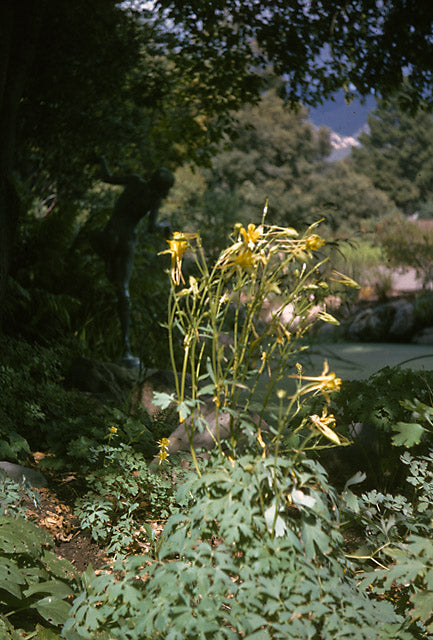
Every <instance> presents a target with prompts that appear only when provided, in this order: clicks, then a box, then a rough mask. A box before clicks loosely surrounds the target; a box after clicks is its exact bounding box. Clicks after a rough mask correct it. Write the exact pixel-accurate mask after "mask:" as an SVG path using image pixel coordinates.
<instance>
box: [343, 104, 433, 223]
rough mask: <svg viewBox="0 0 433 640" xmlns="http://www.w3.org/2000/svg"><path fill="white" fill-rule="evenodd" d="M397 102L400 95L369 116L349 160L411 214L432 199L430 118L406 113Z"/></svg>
mask: <svg viewBox="0 0 433 640" xmlns="http://www.w3.org/2000/svg"><path fill="white" fill-rule="evenodd" d="M400 102H401V95H399V96H396V97H395V98H393V99H392V100H391V101H390V102H389V103H387V104H384V103H383V102H381V103H380V104H379V106H378V108H377V109H375V111H373V113H371V114H370V115H369V118H368V125H369V131H368V133H362V134H361V136H360V138H359V139H360V142H361V143H362V146H361V147H358V148H354V149H353V151H352V160H353V165H354V167H355V169H356V171H359V172H362V173H364V174H365V175H366V176H368V177H369V178H370V179H371V181H372V182H373V184H374V185H375V187H377V188H378V189H381V190H382V191H384V192H385V193H387V194H388V196H389V197H390V198H391V199H392V200H393V201H394V202H395V204H396V205H397V206H398V207H399V208H400V209H401V210H402V211H404V212H405V213H406V214H412V213H415V212H416V211H417V210H418V209H419V208H420V207H421V206H422V205H423V203H426V202H427V201H429V200H431V199H432V198H433V118H432V116H431V114H430V113H428V112H426V111H418V112H417V113H416V114H410V113H407V112H405V111H403V110H402V109H401V107H400Z"/></svg>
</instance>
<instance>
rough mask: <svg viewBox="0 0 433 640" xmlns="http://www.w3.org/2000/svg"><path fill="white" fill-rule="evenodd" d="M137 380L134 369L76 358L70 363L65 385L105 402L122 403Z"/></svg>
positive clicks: (136, 372) (136, 373)
mask: <svg viewBox="0 0 433 640" xmlns="http://www.w3.org/2000/svg"><path fill="white" fill-rule="evenodd" d="M137 378H138V371H137V370H136V369H131V368H128V367H122V366H120V365H118V364H114V363H112V362H100V361H99V360H92V359H90V358H82V357H77V358H75V359H74V360H73V361H72V362H71V366H70V368H69V371H68V373H67V376H66V384H67V385H68V386H69V387H73V388H75V389H78V390H79V391H84V392H87V393H91V394H92V395H95V396H100V397H101V398H102V399H105V400H110V399H113V400H115V401H118V402H123V401H124V400H125V398H126V396H127V394H128V393H129V391H130V390H131V388H132V387H133V386H134V384H135V383H136V382H137Z"/></svg>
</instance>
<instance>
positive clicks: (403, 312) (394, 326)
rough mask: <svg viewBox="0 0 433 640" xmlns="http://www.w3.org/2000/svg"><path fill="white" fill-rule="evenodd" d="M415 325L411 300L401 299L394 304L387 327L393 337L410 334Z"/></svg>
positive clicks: (402, 336)
mask: <svg viewBox="0 0 433 640" xmlns="http://www.w3.org/2000/svg"><path fill="white" fill-rule="evenodd" d="M414 326H415V309H414V306H413V304H412V303H411V302H404V301H401V302H400V303H399V304H396V305H395V313H394V317H393V319H392V322H391V325H390V327H389V334H390V336H391V337H393V338H404V337H406V336H408V335H410V334H411V333H412V331H413V329H414Z"/></svg>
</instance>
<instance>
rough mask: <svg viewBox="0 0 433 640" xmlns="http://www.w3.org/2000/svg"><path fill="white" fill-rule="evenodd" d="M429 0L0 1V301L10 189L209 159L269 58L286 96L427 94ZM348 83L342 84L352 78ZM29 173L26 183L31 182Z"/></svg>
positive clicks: (15, 206)
mask: <svg viewBox="0 0 433 640" xmlns="http://www.w3.org/2000/svg"><path fill="white" fill-rule="evenodd" d="M432 20H433V6H432V5H431V4H430V3H427V2H415V1H411V2H402V1H400V0H394V1H393V2H389V3H388V2H387V3H384V2H382V0H349V1H348V2H347V1H345V2H327V1H326V2H325V1H324V0H312V1H311V2H308V3H305V2H300V1H298V0H290V1H287V0H284V1H283V0H272V1H271V0H264V1H263V2H260V3H257V2H256V0H245V1H242V2H229V1H228V0H222V1H218V2H215V1H212V2H197V1H196V0H186V1H185V0H182V1H181V0H156V2H155V3H154V4H153V5H152V6H151V7H150V5H149V4H148V3H145V2H123V3H121V4H118V3H117V2H116V1H115V0H108V1H107V0H94V1H92V2H91V3H89V2H87V1H85V0H77V1H76V2H73V3H71V2H68V1H67V0H21V1H20V2H16V1H15V0H5V1H4V2H2V3H1V4H0V25H1V27H0V28H1V34H0V35H1V36H2V37H1V47H0V123H1V129H0V134H1V135H0V256H1V260H0V301H1V299H2V296H3V294H4V291H5V285H6V281H7V274H8V269H9V259H10V255H11V253H12V247H13V241H14V237H15V230H16V226H17V220H18V217H19V198H18V197H17V191H16V188H15V187H14V181H13V178H12V176H13V172H14V170H15V171H16V170H17V169H18V170H19V173H20V174H21V177H23V176H24V178H25V180H26V182H25V187H24V188H25V189H26V190H28V189H29V188H30V186H33V187H35V186H38V185H40V184H44V185H53V184H55V185H56V188H57V190H58V191H61V192H63V194H66V195H67V197H68V198H71V197H74V198H77V197H79V195H80V193H81V192H82V190H83V189H85V187H86V185H88V184H90V183H91V181H92V178H93V175H92V171H91V170H90V166H89V165H90V154H91V152H93V151H94V149H95V148H96V149H98V150H105V151H106V153H107V156H108V159H109V160H112V161H113V160H114V159H116V160H117V161H118V162H123V163H124V164H126V165H128V166H129V167H130V168H135V167H138V166H139V165H140V166H141V167H144V169H145V170H147V169H148V168H149V169H150V168H151V166H152V165H153V166H154V165H155V164H161V163H164V164H168V165H169V166H171V167H174V166H176V165H177V164H179V163H180V162H181V161H183V160H185V158H187V157H189V158H190V159H192V160H194V161H197V160H198V161H200V162H202V161H203V160H206V159H208V158H209V151H211V150H212V147H213V145H215V143H216V142H217V141H218V140H219V139H220V137H221V135H222V134H223V133H224V132H227V131H230V129H231V128H232V123H233V120H232V117H231V115H230V114H231V113H232V112H233V110H236V109H239V107H240V106H241V105H242V104H244V103H245V102H248V101H254V99H257V97H258V96H259V95H260V91H261V90H262V88H263V69H264V68H267V67H268V65H269V64H271V65H273V71H274V73H276V74H277V75H280V76H281V77H284V93H285V94H286V95H287V97H288V98H289V99H290V100H291V101H292V102H298V101H299V100H300V99H301V100H302V101H303V102H304V103H308V102H311V101H314V100H316V101H317V100H321V99H322V98H323V97H325V96H326V95H328V94H329V93H331V92H332V91H334V90H336V89H337V88H339V87H341V86H345V87H346V88H347V91H348V92H349V91H350V88H351V87H354V90H355V91H356V92H358V93H359V94H361V95H367V94H368V93H369V92H370V91H371V90H375V91H376V92H377V93H379V94H381V95H383V96H385V97H387V96H389V95H390V94H391V93H392V92H394V91H395V90H396V89H397V88H398V87H399V86H400V84H401V82H402V78H403V75H404V73H406V75H407V77H408V80H409V82H410V86H411V91H410V94H409V95H408V96H407V99H406V98H405V99H406V103H407V104H408V105H409V106H412V107H414V106H416V105H417V104H418V103H419V101H420V99H421V98H422V99H423V100H425V101H426V102H427V103H428V104H430V105H431V104H432V103H433V95H432V86H433V83H432V62H431V61H432V59H433V56H432V47H433V45H432V41H431V25H432ZM350 83H351V84H350ZM29 181H30V186H29Z"/></svg>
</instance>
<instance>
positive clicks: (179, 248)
mask: <svg viewBox="0 0 433 640" xmlns="http://www.w3.org/2000/svg"><path fill="white" fill-rule="evenodd" d="M196 235H197V234H195V233H181V232H179V231H175V232H174V233H173V237H172V238H171V240H167V242H168V246H169V249H166V251H160V252H159V254H158V255H162V254H163V253H169V254H170V255H171V272H170V275H171V279H172V280H173V282H174V284H175V285H179V284H180V282H181V281H182V282H183V283H185V280H184V279H183V275H182V259H183V254H184V253H185V251H186V250H187V249H188V240H191V239H192V238H195V237H196Z"/></svg>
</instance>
